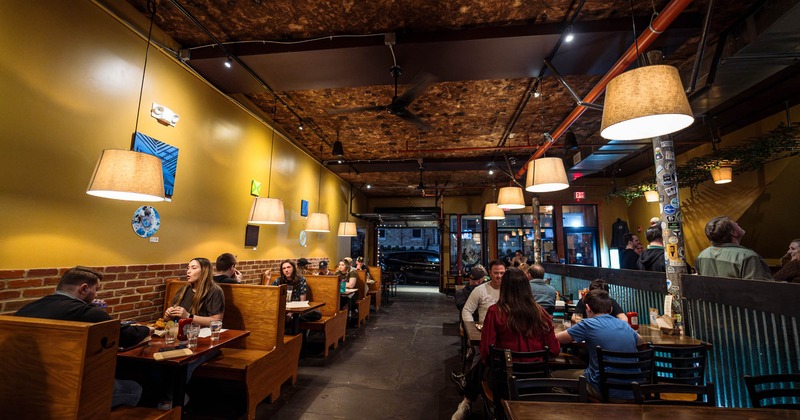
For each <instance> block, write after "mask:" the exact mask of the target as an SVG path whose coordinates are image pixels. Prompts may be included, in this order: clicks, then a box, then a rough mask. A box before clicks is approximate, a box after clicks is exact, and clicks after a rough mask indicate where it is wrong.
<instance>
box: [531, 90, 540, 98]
mask: <svg viewBox="0 0 800 420" xmlns="http://www.w3.org/2000/svg"><path fill="white" fill-rule="evenodd" d="M540 96H542V94H541V93H539V89H536V90H535V91H533V97H534V98H538V97H540Z"/></svg>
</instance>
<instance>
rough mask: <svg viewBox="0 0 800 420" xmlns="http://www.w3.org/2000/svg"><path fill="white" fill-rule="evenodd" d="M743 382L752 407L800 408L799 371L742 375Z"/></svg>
mask: <svg viewBox="0 0 800 420" xmlns="http://www.w3.org/2000/svg"><path fill="white" fill-rule="evenodd" d="M744 383H745V385H747V394H748V395H749V396H750V403H751V404H752V405H753V407H754V408H788V409H794V410H800V373H784V374H776V375H761V376H750V375H744Z"/></svg>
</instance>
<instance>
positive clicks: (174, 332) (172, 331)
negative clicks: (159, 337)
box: [164, 321, 178, 344]
mask: <svg viewBox="0 0 800 420" xmlns="http://www.w3.org/2000/svg"><path fill="white" fill-rule="evenodd" d="M176 338H178V324H177V323H176V322H172V321H169V323H167V328H166V333H165V334H164V343H166V344H173V343H175V339H176Z"/></svg>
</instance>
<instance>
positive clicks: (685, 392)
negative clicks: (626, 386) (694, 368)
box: [631, 382, 717, 407]
mask: <svg viewBox="0 0 800 420" xmlns="http://www.w3.org/2000/svg"><path fill="white" fill-rule="evenodd" d="M631 385H632V390H633V399H634V401H636V404H658V405H699V406H708V407H716V405H717V404H716V400H717V398H716V392H715V391H714V384H713V383H711V382H709V383H707V384H705V385H688V384H641V385H640V384H639V383H638V382H634V383H633V384H631ZM666 394H669V396H670V398H669V399H667V398H663V395H666ZM676 396H679V398H676ZM692 396H694V399H690V398H691V397H692ZM686 397H689V398H686Z"/></svg>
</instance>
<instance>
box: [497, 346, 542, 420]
mask: <svg viewBox="0 0 800 420" xmlns="http://www.w3.org/2000/svg"><path fill="white" fill-rule="evenodd" d="M549 354H550V349H549V347H547V346H545V348H544V349H543V350H539V351H531V352H522V351H511V350H508V349H498V348H495V347H494V346H489V372H488V375H487V376H486V377H487V379H486V380H485V381H483V412H484V418H488V419H504V418H505V416H504V413H503V406H502V401H503V400H507V399H508V398H509V396H510V395H511V392H510V390H509V383H510V382H511V380H512V378H515V377H516V378H519V379H529V378H546V377H548V376H549V374H550V371H549V369H548V367H547V360H548V357H549Z"/></svg>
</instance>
